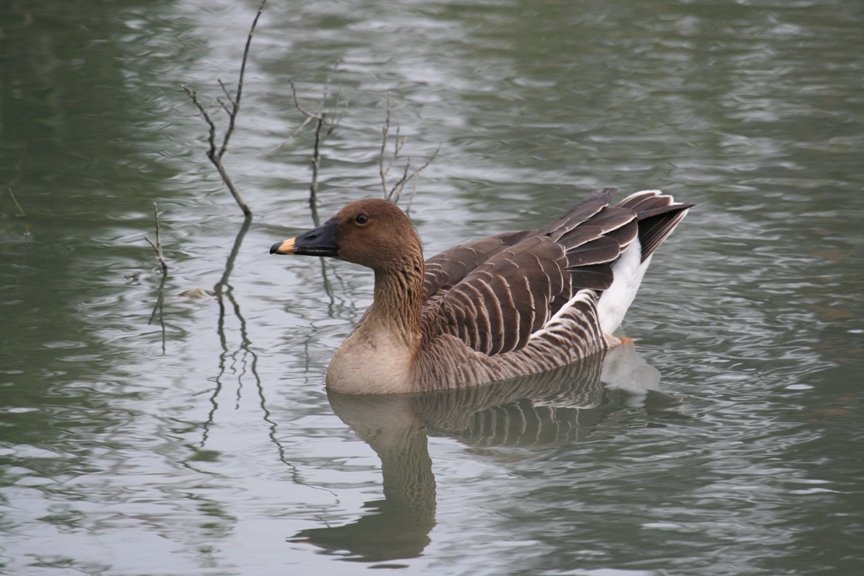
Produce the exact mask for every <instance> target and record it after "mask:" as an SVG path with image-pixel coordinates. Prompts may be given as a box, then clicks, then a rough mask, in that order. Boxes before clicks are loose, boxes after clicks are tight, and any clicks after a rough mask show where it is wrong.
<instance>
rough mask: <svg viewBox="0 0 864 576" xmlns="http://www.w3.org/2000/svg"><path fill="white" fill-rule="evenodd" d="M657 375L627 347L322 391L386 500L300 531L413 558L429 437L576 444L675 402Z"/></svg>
mask: <svg viewBox="0 0 864 576" xmlns="http://www.w3.org/2000/svg"><path fill="white" fill-rule="evenodd" d="M659 379H660V375H659V373H658V372H657V370H656V369H654V368H653V367H651V366H649V365H648V364H647V363H646V362H645V361H644V360H643V359H642V358H641V357H640V356H639V355H638V354H637V353H636V351H635V349H634V347H633V345H632V344H624V345H622V346H619V347H616V348H614V349H612V350H610V351H609V352H607V353H606V355H605V358H604V357H603V355H600V354H598V355H594V356H592V357H589V358H586V359H585V360H584V361H582V362H578V363H575V364H570V365H568V366H564V367H562V368H559V369H557V370H553V371H550V372H545V373H542V374H536V375H533V376H527V377H523V378H519V379H515V380H509V381H506V382H500V383H497V384H492V385H488V386H478V387H472V388H466V389H460V390H454V391H444V392H436V393H426V394H396V395H348V394H338V393H335V392H332V391H331V392H330V393H329V398H330V405H331V406H332V407H333V411H334V412H335V413H336V414H337V415H338V416H339V417H340V418H341V419H342V421H344V422H345V423H346V424H347V425H348V426H350V427H351V429H352V430H353V431H354V432H355V433H356V434H357V436H359V437H360V438H361V439H362V440H363V441H365V442H366V443H368V444H369V445H370V446H371V447H372V449H373V450H374V451H375V452H376V453H377V454H378V456H379V458H381V470H382V474H383V478H384V499H383V500H378V501H374V502H369V503H367V504H366V507H365V508H366V509H367V510H366V512H365V514H364V516H362V517H361V518H360V519H358V520H357V521H356V522H353V523H351V524H347V525H344V526H334V527H326V528H312V529H308V530H303V531H301V532H299V533H298V534H297V535H296V536H295V537H294V538H292V539H291V541H293V542H308V543H312V544H315V545H316V546H319V547H321V548H323V549H324V550H325V551H327V552H328V553H338V554H345V553H347V556H346V557H347V559H350V560H358V561H369V562H374V561H383V560H391V559H396V558H413V557H416V556H418V555H420V554H421V553H422V551H423V549H424V548H425V546H426V545H427V544H428V543H429V541H430V538H429V533H430V531H431V530H432V528H433V526H434V525H435V506H436V497H435V477H434V475H433V474H432V460H431V458H430V456H429V450H428V446H427V435H433V436H448V437H452V438H456V439H458V440H459V441H461V442H463V443H464V444H466V445H468V446H470V447H476V448H480V449H501V450H506V449H508V448H513V447H516V448H524V449H528V450H538V449H544V448H549V447H552V446H556V445H560V444H566V443H571V442H577V441H579V440H581V439H584V438H586V437H588V436H590V435H591V434H592V432H593V431H595V430H597V429H598V427H603V428H604V429H606V430H608V429H614V428H616V426H620V427H622V428H624V427H632V425H633V421H634V419H635V418H639V416H638V415H637V416H634V414H633V412H634V410H633V409H634V408H641V409H642V410H639V413H640V414H644V409H645V407H646V406H648V405H660V406H668V405H669V404H670V403H675V402H676V401H675V400H674V399H673V398H672V397H670V396H668V395H665V394H663V393H662V392H659V391H658V390H657V384H658V382H659Z"/></svg>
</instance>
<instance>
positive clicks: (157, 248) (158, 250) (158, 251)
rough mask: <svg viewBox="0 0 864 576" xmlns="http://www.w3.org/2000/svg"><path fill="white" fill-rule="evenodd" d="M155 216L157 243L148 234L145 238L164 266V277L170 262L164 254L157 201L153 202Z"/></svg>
mask: <svg viewBox="0 0 864 576" xmlns="http://www.w3.org/2000/svg"><path fill="white" fill-rule="evenodd" d="M153 217H154V218H155V219H156V243H155V244H154V243H153V241H152V240H150V238H148V237H147V236H144V240H146V241H147V242H148V243H149V244H150V246H152V247H153V250H154V251H155V252H156V258H157V259H158V260H159V264H160V265H161V266H162V276H163V278H164V277H165V276H167V275H168V263H167V262H165V256H164V255H163V254H162V236H161V234H160V231H159V208H158V207H157V206H156V203H155V202H154V203H153Z"/></svg>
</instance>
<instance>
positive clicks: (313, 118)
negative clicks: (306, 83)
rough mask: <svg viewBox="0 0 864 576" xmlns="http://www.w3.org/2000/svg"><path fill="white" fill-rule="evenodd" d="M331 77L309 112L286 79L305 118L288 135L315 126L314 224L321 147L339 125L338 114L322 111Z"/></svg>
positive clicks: (311, 186)
mask: <svg viewBox="0 0 864 576" xmlns="http://www.w3.org/2000/svg"><path fill="white" fill-rule="evenodd" d="M337 66H338V64H337ZM333 71H334V72H335V71H336V67H334V69H333ZM331 78H332V75H331V76H328V77H327V82H326V83H325V85H324V90H323V91H322V94H321V100H320V101H319V102H318V110H317V111H316V112H310V111H309V110H307V109H306V108H304V107H303V106H302V105H301V104H300V99H299V98H298V97H297V86H295V84H294V82H293V81H292V80H289V81H288V84H289V86H291V97H292V99H293V101H294V107H295V108H296V109H297V111H298V112H300V113H301V114H302V115H303V116H304V118H305V119H304V120H303V123H302V124H301V125H300V126H298V127H297V128H296V129H295V130H294V131H293V132H292V133H291V136H290V137H291V138H293V137H294V136H296V135H297V134H298V133H299V132H300V131H301V130H302V129H303V128H304V127H305V126H306V125H307V124H309V123H314V126H315V127H314V129H313V130H312V135H313V143H312V158H311V160H310V163H311V164H312V181H311V182H310V184H309V207H310V208H311V211H312V221H313V222H314V223H315V225H316V226H317V225H318V224H319V223H320V222H319V218H318V174H319V172H320V170H321V147H322V146H323V145H324V142H325V141H326V140H327V138H329V137H330V135H331V134H332V133H333V131H334V130H335V129H336V127H337V126H338V125H339V117H338V116H334V115H331V114H328V113H327V112H325V111H324V108H325V106H326V104H327V99H328V97H329V88H330V81H331ZM338 105H339V101H338V96H337V101H336V107H337V108H338ZM328 120H329V122H328ZM325 124H326V128H325Z"/></svg>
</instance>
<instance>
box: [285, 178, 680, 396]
mask: <svg viewBox="0 0 864 576" xmlns="http://www.w3.org/2000/svg"><path fill="white" fill-rule="evenodd" d="M614 192H615V190H614V189H604V190H599V191H596V192H594V193H592V194H591V195H589V196H588V197H587V198H585V199H584V200H583V201H582V202H580V203H578V204H577V205H576V206H574V207H573V208H571V209H570V210H569V211H568V212H567V213H566V214H564V215H563V216H562V217H560V218H559V219H557V220H555V221H554V222H552V223H550V224H548V225H546V226H542V227H541V228H538V229H536V230H525V231H521V232H508V233H503V234H498V235H497V236H491V237H488V238H483V239H480V240H474V241H471V242H467V243H465V244H462V245H460V246H456V247H455V248H451V249H450V250H447V251H445V252H442V253H441V254H438V255H437V256H433V257H432V258H430V259H429V260H426V261H425V262H424V260H423V250H422V248H421V245H420V239H419V238H418V236H417V233H416V232H415V230H414V227H413V226H412V225H411V222H410V221H409V220H408V217H407V216H406V215H405V214H404V212H402V211H401V210H400V209H399V208H398V207H397V206H396V205H394V204H392V203H390V202H387V201H385V200H381V199H366V200H359V201H357V202H352V203H351V204H348V205H347V206H345V207H344V208H343V209H342V210H340V211H339V212H338V213H337V214H336V215H335V216H333V218H331V219H330V220H328V221H327V222H326V223H325V224H323V225H322V226H319V227H318V228H315V229H313V230H310V231H308V232H306V233H304V234H301V235H300V236H297V237H296V238H291V239H289V240H286V241H284V242H282V243H278V244H275V245H274V246H273V247H272V248H271V250H270V252H271V253H277V254H304V255H311V256H329V257H333V258H338V259H341V260H346V261H348V262H354V263H357V264H362V265H364V266H368V267H369V268H372V270H374V272H375V293H374V300H373V303H372V306H370V308H369V309H368V310H367V311H366V313H365V314H364V316H363V318H362V319H361V321H360V323H359V325H358V326H357V328H356V329H355V330H354V332H352V333H351V335H350V336H349V337H348V339H347V340H345V342H344V343H343V344H342V346H340V348H339V349H338V350H337V351H336V354H335V355H334V357H333V359H332V360H331V362H330V365H329V367H328V369H327V387H328V389H329V390H332V391H334V392H339V393H347V394H386V393H406V392H429V391H435V390H444V389H459V388H465V387H471V386H476V385H480V384H487V383H489V382H496V381H501V380H506V379H511V378H516V377H519V376H524V375H528V374H536V373H541V372H544V371H548V370H552V369H554V368H558V367H561V366H566V365H568V364H570V363H573V362H574V361H576V360H580V359H583V358H586V357H589V356H591V355H593V354H597V353H599V352H602V351H604V350H607V349H609V348H612V347H615V346H617V345H619V344H620V342H621V341H620V340H619V339H618V338H616V337H614V336H613V335H612V333H613V332H614V331H615V330H616V329H617V328H618V326H619V324H620V323H621V321H622V320H623V318H624V314H625V313H626V311H627V309H628V308H629V306H630V304H631V303H632V301H633V298H634V297H635V295H636V291H637V290H638V288H639V284H640V283H641V281H642V277H643V275H644V274H645V271H646V269H647V267H648V264H649V263H650V261H651V256H652V254H653V252H654V250H655V249H656V248H657V247H658V246H659V245H660V244H661V243H662V242H663V240H665V239H666V238H667V237H668V236H669V234H671V233H672V231H673V230H674V229H675V227H676V226H677V225H678V223H679V222H680V221H681V219H682V218H683V217H684V215H685V214H686V213H687V209H688V208H689V207H690V206H689V205H685V204H681V203H677V202H675V201H674V200H673V199H672V197H671V196H668V195H663V194H661V193H660V192H659V191H656V190H648V191H643V192H637V193H635V194H633V195H631V196H629V197H627V198H625V199H624V200H623V201H621V202H620V203H619V204H617V205H614V206H613V205H611V204H610V202H611V199H612V195H613V194H614Z"/></svg>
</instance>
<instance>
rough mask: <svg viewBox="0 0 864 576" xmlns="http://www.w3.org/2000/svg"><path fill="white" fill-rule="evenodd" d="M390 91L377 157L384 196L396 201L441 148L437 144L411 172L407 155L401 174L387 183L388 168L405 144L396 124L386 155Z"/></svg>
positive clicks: (388, 132) (389, 168)
mask: <svg viewBox="0 0 864 576" xmlns="http://www.w3.org/2000/svg"><path fill="white" fill-rule="evenodd" d="M390 115H391V108H390V93H389V92H388V93H387V113H386V115H385V117H384V125H383V126H382V129H381V156H380V158H379V159H378V175H379V176H380V177H381V188H382V189H383V190H384V198H386V199H387V200H390V201H391V202H393V203H398V202H399V198H400V197H401V196H402V191H403V189H404V188H405V185H406V184H407V183H408V182H409V181H411V179H412V178H414V177H415V176H417V175H418V174H420V172H422V171H423V170H425V169H426V168H427V167H428V166H429V164H431V163H432V161H433V160H435V157H436V156H438V151H439V150H440V149H441V146H440V145H439V146H438V148H436V149H435V152H433V153H432V156H430V157H429V159H428V160H426V162H425V163H424V164H423V165H422V166H420V168H418V169H417V170H414V171H413V172H411V157H410V156H409V157H408V158H407V159H406V162H405V168H404V169H403V170H402V176H401V177H400V178H399V180H397V181H396V183H395V184H394V185H393V186H392V187H390V186H388V184H387V176H388V174H390V170H391V169H392V168H393V165H394V164H395V163H396V160H397V159H398V158H399V154H400V153H401V152H402V148H403V147H404V146H405V142H406V139H405V138H400V137H399V126H396V136H395V138H394V143H393V154H392V155H391V156H390V157H387V139H388V137H389V135H390Z"/></svg>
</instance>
